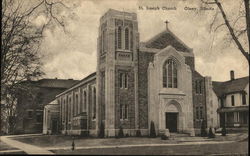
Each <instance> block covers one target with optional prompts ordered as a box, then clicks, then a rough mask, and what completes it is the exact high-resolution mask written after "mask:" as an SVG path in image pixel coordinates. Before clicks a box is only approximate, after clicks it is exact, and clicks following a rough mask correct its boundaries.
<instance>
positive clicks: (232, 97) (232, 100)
mask: <svg viewBox="0 0 250 156" xmlns="http://www.w3.org/2000/svg"><path fill="white" fill-rule="evenodd" d="M231 103H232V106H234V95H232V96H231Z"/></svg>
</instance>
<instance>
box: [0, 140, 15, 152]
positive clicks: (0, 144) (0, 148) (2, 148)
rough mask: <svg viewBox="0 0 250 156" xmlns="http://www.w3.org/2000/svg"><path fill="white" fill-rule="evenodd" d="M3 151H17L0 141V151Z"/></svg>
mask: <svg viewBox="0 0 250 156" xmlns="http://www.w3.org/2000/svg"><path fill="white" fill-rule="evenodd" d="M5 150H17V148H14V147H11V146H9V145H7V144H6V143H4V142H2V141H0V151H5Z"/></svg>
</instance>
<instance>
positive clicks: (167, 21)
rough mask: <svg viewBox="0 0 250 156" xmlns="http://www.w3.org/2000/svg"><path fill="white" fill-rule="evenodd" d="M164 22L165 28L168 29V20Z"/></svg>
mask: <svg viewBox="0 0 250 156" xmlns="http://www.w3.org/2000/svg"><path fill="white" fill-rule="evenodd" d="M165 23H166V29H167V30H168V23H169V22H168V20H166V21H165Z"/></svg>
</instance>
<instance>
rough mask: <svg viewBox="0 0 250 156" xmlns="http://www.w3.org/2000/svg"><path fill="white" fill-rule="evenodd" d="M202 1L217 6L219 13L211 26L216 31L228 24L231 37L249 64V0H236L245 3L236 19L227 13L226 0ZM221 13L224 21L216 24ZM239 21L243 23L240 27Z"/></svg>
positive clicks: (204, 3)
mask: <svg viewBox="0 0 250 156" xmlns="http://www.w3.org/2000/svg"><path fill="white" fill-rule="evenodd" d="M201 2H202V4H203V5H205V6H211V5H215V6H217V8H218V10H219V13H216V14H215V16H214V19H213V21H212V23H211V27H213V28H214V31H216V30H218V29H219V28H221V27H223V26H226V27H227V29H228V32H229V34H230V37H231V39H232V40H233V41H234V43H235V44H236V46H237V48H238V49H239V52H240V53H241V54H242V55H243V56H244V57H245V58H246V59H247V61H248V64H249V63H250V62H249V50H250V12H249V0H240V1H235V3H237V2H240V4H241V6H242V5H243V6H244V7H240V8H239V13H238V16H237V18H235V19H234V20H229V18H228V15H227V14H226V11H225V8H224V7H223V3H227V1H225V0H224V1H222V0H221V1H220V0H201ZM235 13H236V10H235ZM219 15H221V17H222V18H223V23H220V24H218V25H215V21H216V19H217V18H218V16H219ZM238 23H241V24H240V27H237V24H238ZM242 23H243V24H242ZM242 25H244V26H242ZM242 38H243V39H242Z"/></svg>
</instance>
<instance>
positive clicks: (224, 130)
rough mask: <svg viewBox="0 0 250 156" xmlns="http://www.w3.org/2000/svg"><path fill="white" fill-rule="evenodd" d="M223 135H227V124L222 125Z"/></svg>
mask: <svg viewBox="0 0 250 156" xmlns="http://www.w3.org/2000/svg"><path fill="white" fill-rule="evenodd" d="M221 135H222V136H226V135H227V130H226V126H225V125H224V126H223V127H222V130H221Z"/></svg>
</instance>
